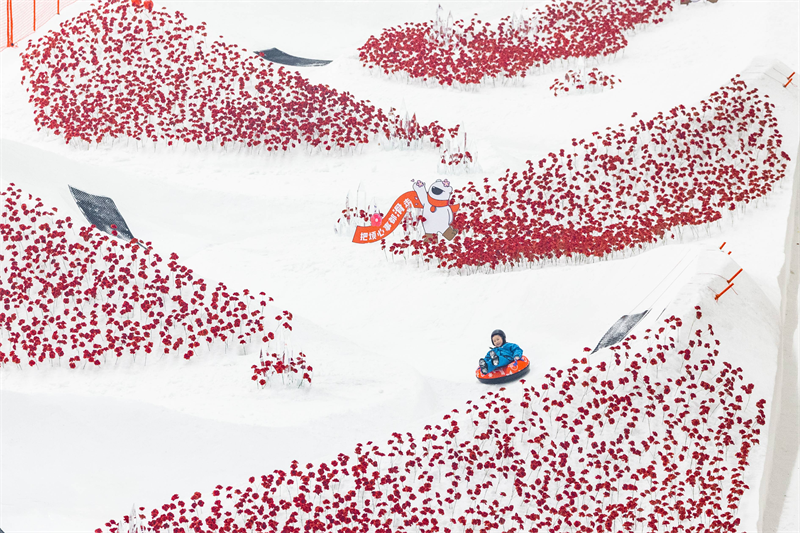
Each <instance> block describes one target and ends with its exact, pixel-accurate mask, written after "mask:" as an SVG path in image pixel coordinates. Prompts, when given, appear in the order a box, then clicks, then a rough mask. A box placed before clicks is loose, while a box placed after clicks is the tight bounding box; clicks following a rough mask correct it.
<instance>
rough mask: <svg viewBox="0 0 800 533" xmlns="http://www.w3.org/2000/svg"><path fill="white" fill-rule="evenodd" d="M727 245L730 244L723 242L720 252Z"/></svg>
mask: <svg viewBox="0 0 800 533" xmlns="http://www.w3.org/2000/svg"><path fill="white" fill-rule="evenodd" d="M726 244H728V241H725V242H723V243H722V246H720V247H719V249H720V250H722V249H723V248H725V245H726Z"/></svg>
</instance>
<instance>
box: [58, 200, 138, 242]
mask: <svg viewBox="0 0 800 533" xmlns="http://www.w3.org/2000/svg"><path fill="white" fill-rule="evenodd" d="M69 192H70V193H72V197H73V198H74V199H75V203H76V204H78V208H79V209H80V210H81V213H83V216H85V217H86V220H88V221H89V224H94V225H95V227H96V228H97V229H99V230H100V231H105V232H106V233H108V234H109V235H114V234H113V232H114V231H115V230H116V232H117V235H116V236H117V237H119V238H120V239H124V240H126V241H130V240H131V239H133V234H131V230H130V229H128V225H127V224H126V223H125V219H124V218H122V215H121V214H120V213H119V210H118V209H117V206H116V204H115V203H114V200H112V199H111V198H107V197H105V196H95V195H94V194H89V193H85V192H83V191H81V190H80V189H76V188H74V187H70V188H69ZM112 224H113V225H114V226H116V227H115V228H112V227H111V225H112Z"/></svg>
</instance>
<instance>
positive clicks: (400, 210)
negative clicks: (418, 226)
mask: <svg viewBox="0 0 800 533" xmlns="http://www.w3.org/2000/svg"><path fill="white" fill-rule="evenodd" d="M412 207H416V208H418V209H422V203H421V202H420V201H419V198H417V193H416V192H414V191H408V192H407V193H405V194H404V195H402V196H401V197H400V198H398V199H397V200H395V201H394V204H393V205H392V208H391V209H389V212H388V213H386V215H385V216H384V217H383V220H381V225H380V226H358V227H357V228H356V234H355V235H353V242H356V243H371V242H378V241H380V240H381V239H383V238H385V237H386V236H387V235H389V234H390V233H391V232H393V231H394V230H396V229H397V226H399V225H400V223H401V222H402V221H403V217H404V216H406V213H407V212H408V211H409V210H410V209H411V208H412Z"/></svg>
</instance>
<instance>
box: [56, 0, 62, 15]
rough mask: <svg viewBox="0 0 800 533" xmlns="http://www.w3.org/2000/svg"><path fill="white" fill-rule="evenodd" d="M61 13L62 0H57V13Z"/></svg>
mask: <svg viewBox="0 0 800 533" xmlns="http://www.w3.org/2000/svg"><path fill="white" fill-rule="evenodd" d="M60 14H61V0H56V15H60Z"/></svg>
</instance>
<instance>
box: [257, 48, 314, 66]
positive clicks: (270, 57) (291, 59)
mask: <svg viewBox="0 0 800 533" xmlns="http://www.w3.org/2000/svg"><path fill="white" fill-rule="evenodd" d="M256 55H258V56H259V57H263V58H264V59H266V60H267V61H271V62H273V63H278V64H279V65H288V66H290V67H321V66H324V65H327V64H328V63H330V61H329V60H326V59H307V58H305V57H296V56H292V55H289V54H287V53H286V52H283V51H281V50H278V49H277V48H270V49H269V50H259V51H258V52H256Z"/></svg>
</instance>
